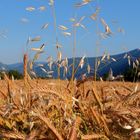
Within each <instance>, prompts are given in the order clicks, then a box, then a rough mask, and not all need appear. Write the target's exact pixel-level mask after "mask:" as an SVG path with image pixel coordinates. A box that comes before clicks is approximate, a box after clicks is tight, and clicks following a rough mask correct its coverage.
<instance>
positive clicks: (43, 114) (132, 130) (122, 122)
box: [0, 75, 140, 140]
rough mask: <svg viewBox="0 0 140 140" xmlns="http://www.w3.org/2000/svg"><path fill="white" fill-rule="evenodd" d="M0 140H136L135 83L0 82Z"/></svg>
mask: <svg viewBox="0 0 140 140" xmlns="http://www.w3.org/2000/svg"><path fill="white" fill-rule="evenodd" d="M0 97H1V98H0V100H1V102H0V137H1V138H2V139H28V140H33V139H48V140H53V139H54V140H55V139H59V140H63V139H68V140H69V139H70V140H76V139H83V140H90V139H103V140H104V139H112V140H114V139H116V140H117V139H118V140H122V139H123V140H125V139H126V140H128V139H138V138H139V135H138V132H139V131H140V129H139V127H140V122H139V115H140V109H139V107H140V99H139V98H140V88H139V84H138V83H129V82H99V81H91V80H83V81H77V82H73V83H71V82H70V81H67V80H59V79H58V80H41V79H36V80H31V79H27V80H25V79H24V80H17V81H16V80H15V81H14V80H10V79H9V78H8V77H7V76H6V75H5V80H1V81H0Z"/></svg>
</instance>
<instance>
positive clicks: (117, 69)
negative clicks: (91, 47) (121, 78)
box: [0, 49, 140, 79]
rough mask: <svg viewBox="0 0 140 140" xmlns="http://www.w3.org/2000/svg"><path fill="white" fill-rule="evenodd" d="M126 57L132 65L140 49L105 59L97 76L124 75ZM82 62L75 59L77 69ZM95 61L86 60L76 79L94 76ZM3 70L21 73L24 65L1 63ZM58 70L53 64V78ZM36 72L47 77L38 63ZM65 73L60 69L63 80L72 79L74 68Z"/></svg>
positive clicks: (126, 64) (45, 65) (139, 54)
mask: <svg viewBox="0 0 140 140" xmlns="http://www.w3.org/2000/svg"><path fill="white" fill-rule="evenodd" d="M126 55H127V56H130V59H131V64H132V62H133V61H134V60H136V59H138V58H140V49H135V50H132V51H129V52H125V53H122V54H117V55H112V56H110V59H107V57H106V58H105V59H104V61H101V62H100V66H99V67H98V70H97V75H98V76H101V77H102V76H103V75H104V74H106V73H108V72H109V70H110V68H111V69H112V70H113V74H114V75H115V76H116V75H119V74H123V72H124V71H125V70H126V69H128V68H129V67H130V66H129V64H128V58H127V57H124V56H126ZM101 58H102V56H100V57H98V59H100V60H101ZM80 60H81V58H76V59H75V61H76V63H75V68H76V67H77V66H78V64H79V62H80ZM95 60H96V58H95V57H87V58H86V59H85V64H84V67H83V68H82V69H81V68H79V69H78V70H77V72H76V74H75V77H76V78H80V76H81V75H82V74H86V75H87V76H93V72H94V66H95ZM68 62H69V66H70V65H71V64H72V62H73V59H72V58H69V59H68ZM42 63H43V64H44V67H43V68H45V69H46V70H49V67H48V65H47V63H45V62H42ZM87 64H89V65H90V67H91V72H90V73H89V74H87ZM1 68H6V69H7V70H13V69H14V70H18V71H19V72H20V73H22V72H23V64H22V63H16V64H12V65H5V64H2V63H0V70H1ZM57 69H58V68H57V66H56V64H53V65H52V71H54V73H53V78H57V77H58V75H57V73H58V72H57ZM34 71H35V73H36V74H37V75H38V76H41V77H45V76H46V73H45V72H44V71H43V70H41V68H40V67H39V66H37V63H35V65H34ZM63 72H64V69H63V68H60V77H61V78H62V79H64V78H66V77H67V78H70V77H71V73H72V68H70V69H69V71H68V73H67V75H66V77H64V76H63Z"/></svg>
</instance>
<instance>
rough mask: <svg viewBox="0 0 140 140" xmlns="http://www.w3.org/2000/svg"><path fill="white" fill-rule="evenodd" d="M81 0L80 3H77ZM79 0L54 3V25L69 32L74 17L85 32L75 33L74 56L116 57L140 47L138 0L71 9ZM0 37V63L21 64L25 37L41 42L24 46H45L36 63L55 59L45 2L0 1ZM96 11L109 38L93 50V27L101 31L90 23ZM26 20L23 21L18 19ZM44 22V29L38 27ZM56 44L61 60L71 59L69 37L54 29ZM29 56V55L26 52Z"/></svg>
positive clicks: (102, 0) (103, 0) (109, 1)
mask: <svg viewBox="0 0 140 140" xmlns="http://www.w3.org/2000/svg"><path fill="white" fill-rule="evenodd" d="M81 1H82V0H81ZM81 1H80V0H55V11H56V23H57V26H58V25H65V26H67V27H68V28H69V30H68V32H72V22H70V21H69V19H70V18H72V17H74V16H76V18H77V19H80V17H82V16H86V18H85V19H84V20H83V21H82V24H83V25H85V27H86V28H87V30H85V29H83V28H81V27H79V28H78V29H77V34H76V44H77V46H76V55H77V56H83V55H86V56H96V55H102V54H103V52H105V51H107V52H109V53H110V54H117V53H121V52H124V51H126V50H132V49H135V48H139V46H140V28H139V26H140V15H139V14H140V0H96V1H93V2H91V3H90V4H88V5H85V6H83V7H81V8H75V7H74V4H76V3H78V2H81ZM0 2H1V3H0V34H3V33H4V34H5V35H6V36H7V38H3V37H0V62H3V63H7V64H9V63H15V62H21V61H22V57H23V54H24V52H25V47H26V42H27V39H28V37H29V36H30V37H31V38H34V37H36V36H41V38H42V39H41V41H40V42H38V43H32V44H30V46H28V47H39V46H40V45H41V44H42V43H47V46H46V48H45V53H44V54H43V55H42V57H41V58H40V60H41V61H42V60H45V59H46V58H47V57H48V56H50V55H52V56H53V57H54V58H55V57H56V48H55V31H54V26H53V25H54V22H53V15H52V9H51V7H50V6H49V4H48V3H49V0H1V1H0ZM29 6H33V7H35V8H36V10H35V11H32V12H29V11H27V10H26V8H27V7H29ZM40 6H46V10H45V11H39V10H38V8H39V7H40ZM96 7H98V8H100V13H99V19H100V18H103V19H104V20H105V21H106V23H107V24H108V25H109V26H110V28H111V30H112V32H113V34H112V37H109V38H107V39H103V40H101V41H100V47H99V49H98V52H97V51H96V50H97V46H96V44H97V40H98V37H97V34H96V31H97V28H96V27H97V24H96V23H98V27H99V29H100V31H102V32H104V28H103V26H102V25H101V23H100V20H99V21H98V22H96V21H93V20H92V19H91V18H90V16H91V15H92V14H93V13H94V12H95V8H96ZM21 19H22V20H25V19H28V21H26V22H23V21H22V20H21ZM45 23H48V24H49V26H48V28H47V29H46V30H42V29H41V27H42V26H43V25H44V24H45ZM118 28H121V29H124V30H125V34H122V33H119V32H118ZM57 36H58V41H59V42H60V43H61V44H62V46H63V48H62V55H63V57H66V56H67V57H71V56H72V47H73V35H72V36H71V37H65V36H63V35H62V33H61V31H60V30H59V29H57ZM29 56H30V57H32V52H31V51H30V52H29Z"/></svg>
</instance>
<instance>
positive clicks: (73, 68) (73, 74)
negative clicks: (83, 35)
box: [72, 26, 76, 81]
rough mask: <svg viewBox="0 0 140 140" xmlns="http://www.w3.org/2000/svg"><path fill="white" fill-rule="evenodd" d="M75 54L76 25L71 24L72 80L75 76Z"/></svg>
mask: <svg viewBox="0 0 140 140" xmlns="http://www.w3.org/2000/svg"><path fill="white" fill-rule="evenodd" d="M75 55H76V27H75V26H73V66H72V81H73V80H74V76H75Z"/></svg>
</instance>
